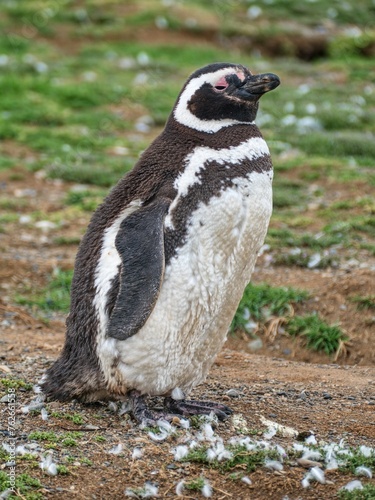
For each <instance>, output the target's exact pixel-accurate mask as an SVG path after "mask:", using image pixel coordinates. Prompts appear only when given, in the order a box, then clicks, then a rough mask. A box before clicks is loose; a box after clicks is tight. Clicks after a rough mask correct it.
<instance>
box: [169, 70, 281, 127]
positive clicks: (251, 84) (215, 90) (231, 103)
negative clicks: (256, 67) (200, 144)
mask: <svg viewBox="0 0 375 500" xmlns="http://www.w3.org/2000/svg"><path fill="white" fill-rule="evenodd" d="M278 85H280V79H279V77H278V76H276V75H274V74H273V73H264V74H260V75H253V74H252V73H251V72H250V71H249V70H248V69H247V68H245V67H244V66H242V65H239V64H230V63H216V64H210V65H208V66H205V67H204V68H201V69H199V70H197V71H195V72H194V73H193V74H192V75H191V76H190V78H189V79H188V80H187V82H186V83H185V85H184V87H183V89H182V90H181V92H180V95H179V97H178V99H177V102H176V105H175V107H174V110H173V117H174V119H175V120H176V121H177V122H178V123H180V124H182V125H185V126H186V127H189V128H191V129H195V130H199V131H201V132H207V133H214V132H218V131H219V130H220V129H222V128H223V127H228V126H230V125H236V124H239V123H241V124H243V123H252V122H253V121H254V120H255V117H256V114H257V111H258V103H259V99H260V97H261V96H262V95H263V94H265V93H266V92H269V91H270V90H273V89H275V88H276V87H277V86H278Z"/></svg>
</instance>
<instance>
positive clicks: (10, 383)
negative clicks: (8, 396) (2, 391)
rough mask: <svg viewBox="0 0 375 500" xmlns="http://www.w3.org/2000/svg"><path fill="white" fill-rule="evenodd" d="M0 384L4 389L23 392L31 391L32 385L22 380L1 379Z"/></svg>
mask: <svg viewBox="0 0 375 500" xmlns="http://www.w3.org/2000/svg"><path fill="white" fill-rule="evenodd" d="M0 383H1V384H2V386H3V387H4V388H6V389H16V390H17V389H21V390H24V391H31V389H32V387H33V385H32V384H29V383H28V382H25V381H24V380H22V379H16V378H2V379H0Z"/></svg>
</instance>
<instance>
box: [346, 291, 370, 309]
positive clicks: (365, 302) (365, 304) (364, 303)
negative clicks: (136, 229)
mask: <svg viewBox="0 0 375 500" xmlns="http://www.w3.org/2000/svg"><path fill="white" fill-rule="evenodd" d="M349 300H350V301H351V302H354V303H355V304H356V305H357V309H358V310H359V311H363V310H366V309H367V310H375V295H367V296H361V295H356V296H355V297H350V299H349Z"/></svg>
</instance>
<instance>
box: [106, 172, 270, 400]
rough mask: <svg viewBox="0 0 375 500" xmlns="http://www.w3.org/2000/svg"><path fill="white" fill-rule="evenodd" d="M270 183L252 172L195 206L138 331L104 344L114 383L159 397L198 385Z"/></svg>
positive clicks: (265, 218) (260, 226)
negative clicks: (112, 362)
mask: <svg viewBox="0 0 375 500" xmlns="http://www.w3.org/2000/svg"><path fill="white" fill-rule="evenodd" d="M271 183H272V172H266V173H256V172H253V173H251V174H249V176H248V177H247V178H238V180H234V186H233V187H230V188H227V189H226V190H225V191H224V192H223V193H222V194H221V196H218V197H214V198H212V199H211V200H210V202H209V204H208V205H204V204H200V205H199V206H198V208H197V210H196V211H195V212H194V214H193V216H192V218H191V221H190V225H189V229H188V234H187V237H186V243H185V244H184V246H183V247H181V248H179V249H178V252H177V255H176V256H175V257H173V258H172V259H171V262H170V264H169V265H168V266H167V267H166V270H165V276H164V280H163V285H162V288H161V291H160V295H159V298H158V300H157V303H156V306H155V308H154V310H153V312H152V314H151V315H150V317H149V319H148V320H147V322H146V323H145V325H144V326H143V328H142V329H141V330H140V331H139V332H138V333H137V334H136V335H134V336H133V337H131V338H129V339H127V340H125V341H117V340H115V339H108V340H107V341H106V342H109V343H110V345H108V346H107V347H108V348H109V350H108V351H107V352H108V353H109V351H110V352H112V353H113V355H114V357H117V359H118V365H117V370H116V371H117V375H116V379H117V382H118V381H119V378H122V379H123V381H124V385H126V387H127V388H128V389H138V390H140V391H142V392H144V393H147V394H152V395H165V394H168V393H170V392H171V391H172V390H173V389H174V388H175V387H180V388H181V389H182V390H183V391H185V392H189V391H190V390H191V389H192V388H193V387H194V386H196V385H197V384H199V383H200V382H202V380H204V378H205V377H206V375H207V372H208V370H209V368H210V366H211V364H212V363H213V361H214V359H215V357H216V355H217V353H218V352H219V350H220V349H221V347H222V345H223V343H224V341H225V338H226V334H227V331H228V327H229V325H230V322H231V320H232V318H233V315H234V313H235V311H236V308H237V306H238V303H239V301H240V300H241V297H242V294H243V291H244V288H245V286H246V285H247V283H248V282H249V281H250V277H251V273H252V271H253V268H254V265H255V261H256V258H257V254H258V251H259V249H260V247H261V245H262V244H263V241H264V238H265V235H266V231H267V227H268V223H269V218H270V216H271V211H272V187H271ZM103 347H104V346H103ZM119 376H120V377H119ZM110 385H111V384H110Z"/></svg>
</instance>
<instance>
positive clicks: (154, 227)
mask: <svg viewBox="0 0 375 500" xmlns="http://www.w3.org/2000/svg"><path fill="white" fill-rule="evenodd" d="M170 203H171V201H170V200H168V199H166V198H158V199H157V200H155V201H153V202H152V203H150V204H149V205H146V206H144V207H142V208H140V209H139V210H137V211H136V212H133V213H132V214H131V215H129V216H128V217H126V218H125V219H124V220H123V221H122V223H121V225H120V229H119V231H118V233H117V236H116V241H115V245H116V249H117V251H118V253H119V255H120V257H121V260H122V265H121V271H120V287H119V292H118V294H117V299H116V303H115V305H114V308H113V310H112V314H111V317H110V319H109V323H108V327H107V335H108V336H109V337H113V338H115V339H118V340H126V339H127V338H129V337H131V336H132V335H134V334H135V333H137V332H138V330H139V329H140V328H142V326H143V325H144V324H145V322H146V321H147V319H148V317H149V316H150V314H151V312H152V310H153V308H154V306H155V304H156V301H157V298H158V296H159V292H160V288H161V284H162V281H163V276H164V268H165V259H164V219H165V216H166V214H167V211H168V208H169V205H170Z"/></svg>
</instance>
